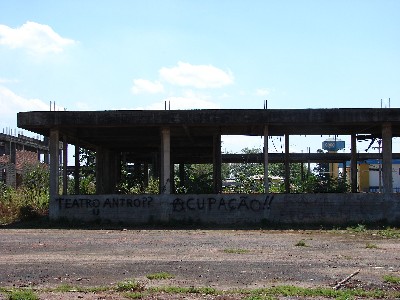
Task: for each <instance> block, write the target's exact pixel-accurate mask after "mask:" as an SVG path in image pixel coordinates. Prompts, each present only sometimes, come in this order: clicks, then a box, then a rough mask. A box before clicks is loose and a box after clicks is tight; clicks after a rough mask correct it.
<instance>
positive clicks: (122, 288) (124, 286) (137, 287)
mask: <svg viewBox="0 0 400 300" xmlns="http://www.w3.org/2000/svg"><path fill="white" fill-rule="evenodd" d="M115 290H116V291H117V292H138V291H143V290H144V286H143V285H142V284H141V283H140V282H137V281H135V280H125V281H122V282H118V284H117V287H116V289H115Z"/></svg>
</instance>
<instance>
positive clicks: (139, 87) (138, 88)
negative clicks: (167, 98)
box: [132, 79, 164, 94]
mask: <svg viewBox="0 0 400 300" xmlns="http://www.w3.org/2000/svg"><path fill="white" fill-rule="evenodd" d="M163 91H164V87H163V85H162V84H161V83H160V82H159V81H155V82H152V81H150V80H146V79H134V80H133V87H132V92H133V93H134V94H141V93H150V94H157V93H162V92H163Z"/></svg>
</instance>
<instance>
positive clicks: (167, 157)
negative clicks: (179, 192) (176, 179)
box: [160, 127, 171, 194]
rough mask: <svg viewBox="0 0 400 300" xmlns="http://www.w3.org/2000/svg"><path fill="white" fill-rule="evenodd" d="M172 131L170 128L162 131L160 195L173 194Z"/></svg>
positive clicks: (164, 128)
mask: <svg viewBox="0 0 400 300" xmlns="http://www.w3.org/2000/svg"><path fill="white" fill-rule="evenodd" d="M170 176H171V130H170V128H169V127H163V128H162V129H161V176H160V177H161V178H160V193H161V194H170V193H171V178H170Z"/></svg>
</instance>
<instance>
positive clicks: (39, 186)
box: [0, 164, 49, 224]
mask: <svg viewBox="0 0 400 300" xmlns="http://www.w3.org/2000/svg"><path fill="white" fill-rule="evenodd" d="M48 205H49V170H48V167H47V166H46V165H44V164H36V165H27V166H25V167H24V172H23V176H22V184H21V186H19V187H18V188H17V189H14V188H11V187H9V186H7V185H5V184H4V183H3V182H0V224H7V223H10V222H14V221H16V220H27V219H32V218H34V217H36V216H40V215H43V214H45V213H46V212H47V209H48Z"/></svg>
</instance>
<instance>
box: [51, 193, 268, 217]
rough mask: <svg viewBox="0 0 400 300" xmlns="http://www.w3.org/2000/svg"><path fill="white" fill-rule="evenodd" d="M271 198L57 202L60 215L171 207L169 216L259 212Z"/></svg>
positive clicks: (60, 199)
mask: <svg viewBox="0 0 400 300" xmlns="http://www.w3.org/2000/svg"><path fill="white" fill-rule="evenodd" d="M273 199H274V195H265V196H262V197H260V196H258V197H254V196H251V195H233V194H228V195H180V196H177V195H170V196H165V195H164V196H160V197H158V196H157V195H153V196H147V195H138V196H129V195H125V196H120V195H113V196H109V197H108V196H104V195H103V196H62V197H58V198H56V203H57V207H58V210H59V211H63V210H78V211H79V210H86V211H88V210H92V213H93V214H95V215H98V214H99V212H100V210H115V209H122V210H130V209H149V210H157V208H158V207H160V206H161V205H166V206H167V207H170V209H171V211H172V212H175V213H181V212H193V211H199V212H201V211H221V212H222V211H225V212H228V213H229V212H233V211H240V210H242V211H252V212H259V211H264V210H266V209H269V208H270V206H271V203H272V200H273Z"/></svg>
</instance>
